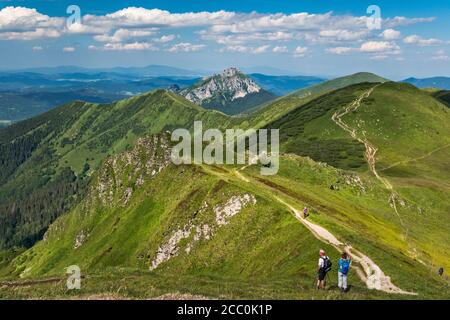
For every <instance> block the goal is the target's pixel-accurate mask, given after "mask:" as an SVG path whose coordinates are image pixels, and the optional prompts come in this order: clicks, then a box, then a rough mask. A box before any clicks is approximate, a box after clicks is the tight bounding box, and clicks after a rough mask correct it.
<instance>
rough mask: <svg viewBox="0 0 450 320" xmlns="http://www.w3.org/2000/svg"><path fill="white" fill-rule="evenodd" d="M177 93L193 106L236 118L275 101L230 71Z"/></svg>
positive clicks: (258, 87) (238, 73) (242, 76)
mask: <svg viewBox="0 0 450 320" xmlns="http://www.w3.org/2000/svg"><path fill="white" fill-rule="evenodd" d="M171 89H172V90H173V88H171ZM177 93H178V94H180V95H182V96H183V97H185V98H186V99H188V100H190V101H191V102H193V103H195V104H199V105H201V106H203V107H205V108H210V109H217V110H220V111H223V112H225V113H227V114H237V113H240V112H243V111H246V110H247V109H249V108H252V107H255V106H257V105H258V104H261V103H264V102H267V101H269V100H272V99H273V98H275V95H273V94H272V93H270V92H268V91H266V90H264V89H262V88H261V87H260V86H259V85H258V84H257V83H256V82H255V81H254V80H253V79H251V78H250V77H248V76H247V75H245V74H244V73H242V72H241V71H239V69H237V68H234V67H232V68H228V69H225V70H224V71H222V72H221V73H219V74H215V75H213V76H211V77H207V78H204V79H203V80H201V81H200V82H199V83H197V84H195V85H193V86H191V87H189V88H186V89H183V90H178V91H177Z"/></svg>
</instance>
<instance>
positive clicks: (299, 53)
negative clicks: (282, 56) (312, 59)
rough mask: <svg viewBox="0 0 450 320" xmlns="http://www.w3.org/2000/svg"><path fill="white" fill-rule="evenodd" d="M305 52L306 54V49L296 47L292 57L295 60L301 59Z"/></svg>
mask: <svg viewBox="0 0 450 320" xmlns="http://www.w3.org/2000/svg"><path fill="white" fill-rule="evenodd" d="M307 52H308V48H306V47H300V46H298V47H297V48H295V50H294V57H295V58H303V57H304V56H305V55H306V53H307Z"/></svg>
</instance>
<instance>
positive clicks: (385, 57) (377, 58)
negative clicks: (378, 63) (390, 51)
mask: <svg viewBox="0 0 450 320" xmlns="http://www.w3.org/2000/svg"><path fill="white" fill-rule="evenodd" d="M387 58H388V56H387V55H383V54H380V55H375V56H372V57H370V60H385V59H387Z"/></svg>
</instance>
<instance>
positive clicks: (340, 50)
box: [325, 47, 355, 55]
mask: <svg viewBox="0 0 450 320" xmlns="http://www.w3.org/2000/svg"><path fill="white" fill-rule="evenodd" d="M353 50H355V49H354V48H350V47H335V48H327V49H326V50H325V51H326V52H328V53H332V54H338V55H342V54H347V53H350V52H352V51H353Z"/></svg>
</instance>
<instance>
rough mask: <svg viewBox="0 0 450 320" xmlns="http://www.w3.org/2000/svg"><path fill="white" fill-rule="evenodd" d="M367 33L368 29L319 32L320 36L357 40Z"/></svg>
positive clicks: (339, 39) (340, 39)
mask: <svg viewBox="0 0 450 320" xmlns="http://www.w3.org/2000/svg"><path fill="white" fill-rule="evenodd" d="M368 34H369V30H360V31H350V30H339V29H334V30H322V31H320V32H319V35H320V36H321V37H325V38H333V39H334V40H338V41H342V40H343V41H351V40H359V39H362V38H364V37H365V36H367V35H368Z"/></svg>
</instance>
